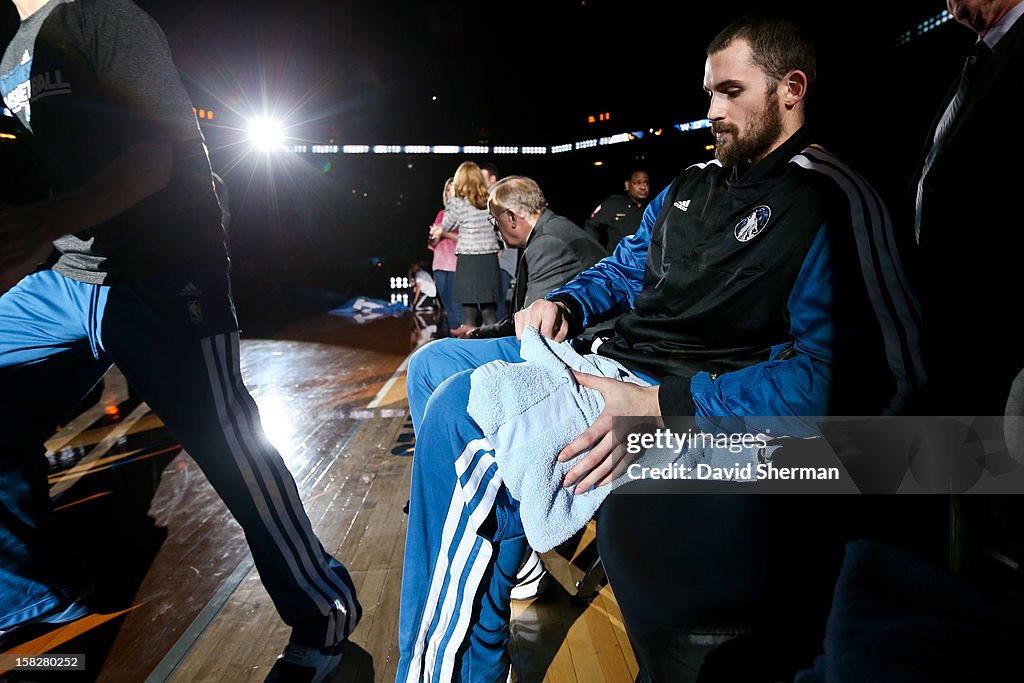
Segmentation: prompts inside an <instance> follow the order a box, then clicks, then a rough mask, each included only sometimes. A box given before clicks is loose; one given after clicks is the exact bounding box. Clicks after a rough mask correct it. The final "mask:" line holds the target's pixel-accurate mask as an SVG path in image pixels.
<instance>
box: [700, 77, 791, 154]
mask: <svg viewBox="0 0 1024 683" xmlns="http://www.w3.org/2000/svg"><path fill="white" fill-rule="evenodd" d="M720 131H721V132H728V133H729V134H730V138H731V139H730V140H729V141H728V142H726V143H725V144H722V143H721V142H719V143H718V144H717V145H716V146H715V158H716V159H718V160H719V161H721V162H722V165H723V166H736V165H737V164H741V163H744V162H748V161H752V160H754V159H760V158H761V157H762V156H764V155H765V153H767V152H768V150H769V149H771V147H772V145H774V144H775V141H776V140H778V139H779V136H781V135H782V114H781V113H780V112H779V95H778V93H775V92H772V93H771V94H770V95H769V96H768V101H767V102H765V104H764V108H763V109H762V110H761V111H760V112H759V113H758V114H757V116H756V117H755V118H754V119H753V120H752V121H751V122H750V127H749V130H748V131H747V132H746V133H744V134H743V135H740V134H739V131H738V129H737V128H736V127H735V126H732V125H729V124H719V123H718V122H715V123H713V124H712V126H711V132H712V133H718V132H720ZM716 139H717V138H716Z"/></svg>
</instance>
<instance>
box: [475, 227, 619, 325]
mask: <svg viewBox="0 0 1024 683" xmlns="http://www.w3.org/2000/svg"><path fill="white" fill-rule="evenodd" d="M604 257H605V253H604V248H603V247H602V246H601V244H600V243H599V242H598V241H597V240H596V239H595V238H594V237H593V236H592V235H589V234H588V233H586V232H584V231H583V229H582V228H580V227H579V226H577V225H576V224H575V223H573V222H572V221H570V220H569V219H568V218H563V217H562V216H559V215H557V214H555V213H552V212H551V211H549V210H547V209H545V210H544V213H542V214H541V215H540V218H538V219H537V224H536V225H534V226H533V232H531V233H530V237H529V239H528V240H527V241H526V247H525V248H524V249H523V250H522V254H521V255H520V257H519V267H518V269H517V273H516V286H515V290H514V293H513V296H512V302H513V311H512V314H513V315H514V314H515V313H516V312H517V311H520V310H522V309H523V308H526V307H527V306H529V305H530V304H532V303H533V302H534V301H536V300H537V299H543V298H544V297H545V296H546V295H547V294H548V292H550V291H552V290H553V289H556V288H557V287H561V286H562V285H564V284H565V283H566V282H568V281H569V280H571V279H573V278H574V277H576V276H577V275H579V274H580V273H581V272H583V271H584V270H586V269H587V268H589V267H590V266H592V265H594V264H595V263H597V262H598V261H600V260H601V259H602V258H604ZM515 333H516V327H515V321H514V319H513V318H512V315H509V316H506V317H505V318H504V319H502V320H501V321H500V322H498V323H496V324H494V325H486V326H484V327H481V328H480V329H479V330H477V332H476V335H475V336H476V337H477V338H487V337H507V336H509V335H513V334H515Z"/></svg>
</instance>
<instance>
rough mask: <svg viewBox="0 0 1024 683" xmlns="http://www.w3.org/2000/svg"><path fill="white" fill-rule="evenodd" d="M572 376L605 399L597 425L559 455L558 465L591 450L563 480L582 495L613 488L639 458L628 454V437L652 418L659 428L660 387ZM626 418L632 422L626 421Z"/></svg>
mask: <svg viewBox="0 0 1024 683" xmlns="http://www.w3.org/2000/svg"><path fill="white" fill-rule="evenodd" d="M572 374H573V377H575V378H576V381H577V382H579V383H580V384H581V385H582V386H585V387H590V388H591V389H594V390H596V391H598V392H600V394H601V396H603V397H604V410H603V411H602V412H601V414H600V415H598V416H597V419H596V420H594V424H592V425H590V427H589V428H588V429H587V431H585V432H583V433H582V434H580V435H579V436H578V437H576V438H575V439H573V440H572V441H571V442H569V445H567V446H566V447H565V448H563V449H562V451H561V452H560V453H559V454H558V461H559V462H565V461H567V460H571V459H572V458H575V457H576V456H578V455H579V454H580V453H582V452H583V451H585V450H587V449H588V448H590V452H589V453H587V454H586V455H585V456H583V457H582V458H580V460H579V462H577V463H576V464H575V465H574V466H573V468H572V469H571V470H569V472H568V473H566V475H565V478H564V479H563V480H562V487H563V488H569V487H570V486H573V485H575V486H576V488H575V489H574V490H573V493H577V494H579V493H584V492H586V491H589V490H590V489H592V488H593V487H594V486H604V485H605V484H610V483H611V482H613V481H614V480H615V479H616V478H617V477H618V476H620V475H621V474H622V473H623V472H625V471H626V468H627V467H629V465H630V463H631V462H632V461H633V460H634V459H635V458H636V456H635V455H631V454H629V453H628V452H627V451H626V437H627V435H628V434H629V433H630V432H631V431H633V428H634V427H637V426H639V425H641V424H649V423H650V422H652V420H651V419H650V418H652V417H653V418H655V420H654V421H655V422H657V423H658V424H659V426H660V423H661V407H660V405H659V403H658V387H657V386H653V387H641V386H639V385H636V384H632V383H631V382H620V381H619V380H617V379H610V378H608V377H599V376H598V375H588V374H586V373H583V372H576V371H575V370H574V371H573V373H572ZM625 417H629V418H632V419H629V420H624V419H623V418H625ZM577 482H578V483H577Z"/></svg>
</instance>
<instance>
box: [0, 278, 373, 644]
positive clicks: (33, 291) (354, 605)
mask: <svg viewBox="0 0 1024 683" xmlns="http://www.w3.org/2000/svg"><path fill="white" fill-rule="evenodd" d="M111 363H114V364H116V365H117V366H118V368H120V370H121V372H122V373H123V374H124V375H125V377H126V378H127V380H128V382H129V383H130V384H131V385H132V386H133V387H134V388H135V389H136V390H138V392H139V393H140V394H141V395H142V397H143V398H144V399H145V400H146V402H147V403H148V404H149V406H150V407H151V408H152V409H153V411H154V412H156V414H157V415H159V416H160V418H161V419H162V420H163V422H164V424H165V425H166V426H167V427H168V429H169V430H170V431H171V433H173V434H174V436H175V437H176V438H177V439H178V440H179V441H180V442H181V444H182V445H183V446H184V447H185V449H186V450H187V451H188V453H189V455H191V456H192V457H193V458H194V459H195V461H196V462H197V463H198V464H199V466H200V467H201V468H202V470H203V472H204V473H205V474H206V477H207V478H208V479H209V481H210V483H211V484H212V485H213V487H214V489H216V491H217V493H218V494H219V495H220V497H221V499H223V501H224V502H225V504H226V505H227V507H228V509H229V510H230V511H231V513H232V514H233V515H234V516H235V519H236V520H238V522H239V524H240V525H241V526H242V529H243V530H244V531H245V536H246V540H247V541H248V543H249V548H250V550H251V551H252V556H253V559H254V561H255V564H256V567H257V569H258V570H259V573H260V578H261V579H262V580H263V584H264V586H265V587H266V589H267V592H268V593H269V594H270V596H271V598H272V599H273V601H274V604H275V606H276V607H277V610H278V612H279V613H280V615H281V618H282V619H283V620H284V621H285V622H286V623H287V624H289V625H290V626H291V627H292V629H293V631H292V640H293V641H294V642H297V643H300V644H302V645H307V646H312V647H325V646H330V645H333V644H335V643H337V642H340V641H341V640H343V639H344V638H346V637H347V636H348V635H349V634H350V633H351V632H352V630H353V629H354V628H355V626H356V623H357V622H358V620H359V617H360V614H361V608H360V606H359V603H358V601H357V600H356V595H355V588H354V586H353V584H352V580H351V578H350V577H349V574H348V572H347V571H346V570H345V568H344V567H343V566H342V565H341V564H340V563H339V562H338V561H337V560H335V559H334V558H333V557H331V556H330V555H329V554H328V553H327V552H326V551H325V550H324V548H323V546H322V545H321V544H320V541H319V540H318V539H317V537H316V535H315V534H314V532H313V528H312V526H311V524H310V521H309V518H308V517H307V515H306V512H305V510H304V509H303V507H302V503H301V502H300V500H299V496H298V490H297V488H296V486H295V480H294V479H293V477H292V475H291V473H290V472H289V471H288V469H287V468H286V466H285V464H284V461H283V460H282V459H281V456H280V455H279V454H278V452H277V451H276V450H275V449H274V447H273V446H272V445H271V444H270V442H269V441H268V440H267V438H266V436H265V435H264V433H263V429H262V427H261V425H260V418H259V414H258V412H257V409H256V404H255V403H254V402H253V400H252V397H251V396H250V395H249V392H248V391H247V390H246V388H245V386H244V385H243V383H242V378H241V372H240V370H239V355H238V323H237V321H236V318H235V311H234V304H233V303H232V300H231V294H230V284H229V280H228V276H227V274H226V273H223V272H208V271H197V272H179V273H175V274H172V275H165V276H160V277H156V278H152V279H149V280H146V281H142V282H136V283H130V284H116V285H110V286H107V285H91V284H86V283H82V282H78V281H75V280H71V279H69V278H66V277H64V276H62V275H59V274H57V273H55V272H53V271H50V270H46V271H41V272H38V273H34V274H32V275H30V276H28V277H26V278H24V279H23V280H22V281H21V282H20V283H18V285H17V286H15V287H14V288H13V289H11V290H10V291H8V292H7V293H6V294H4V295H3V296H2V297H0V391H2V393H3V395H4V396H5V397H7V398H6V399H5V400H4V409H3V410H2V411H0V629H5V628H9V627H12V626H15V625H17V624H19V623H22V622H24V621H26V620H28V619H31V618H33V617H35V616H38V615H40V614H44V613H46V612H48V611H50V610H52V609H54V608H55V607H57V606H58V605H61V604H63V603H66V602H67V601H68V600H69V599H71V598H72V596H73V595H74V594H75V593H76V592H77V588H78V587H77V586H75V585H74V583H75V579H69V578H68V577H65V576H62V575H61V573H60V571H59V568H60V567H61V566H62V560H61V558H60V557H59V555H58V554H57V553H56V548H55V547H54V544H53V543H52V542H51V541H52V538H51V536H50V531H51V525H52V523H53V520H52V509H51V505H50V500H49V491H48V488H47V462H46V458H44V457H43V449H42V444H43V441H44V440H45V439H46V438H47V437H48V436H50V434H51V433H52V432H53V430H54V428H55V426H56V425H57V423H58V421H59V420H60V419H62V418H64V417H65V416H66V415H67V414H68V413H69V412H70V411H71V410H72V409H73V408H74V407H75V406H76V405H77V403H78V401H79V400H80V399H81V397H82V396H84V395H85V394H86V393H88V391H89V389H90V388H91V387H93V386H94V385H95V384H96V383H97V382H98V381H99V380H100V378H102V376H103V374H104V373H105V372H106V371H107V369H108V368H109V367H110V365H111Z"/></svg>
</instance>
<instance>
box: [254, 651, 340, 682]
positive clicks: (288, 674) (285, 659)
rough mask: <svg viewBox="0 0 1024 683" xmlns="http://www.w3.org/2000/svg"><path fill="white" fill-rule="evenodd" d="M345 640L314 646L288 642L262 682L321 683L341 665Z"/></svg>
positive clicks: (332, 676)
mask: <svg viewBox="0 0 1024 683" xmlns="http://www.w3.org/2000/svg"><path fill="white" fill-rule="evenodd" d="M344 648H345V641H341V642H340V643H338V644H337V645H335V646H334V647H329V648H316V647H306V646H305V645H298V644H296V643H288V644H287V645H286V646H285V648H284V652H283V653H282V654H281V656H280V657H278V658H277V661H276V662H274V666H273V668H272V669H270V673H269V674H267V677H266V679H264V683H321V682H322V681H329V680H331V679H332V678H334V674H336V673H337V672H338V667H340V666H341V653H342V651H343V650H344Z"/></svg>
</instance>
